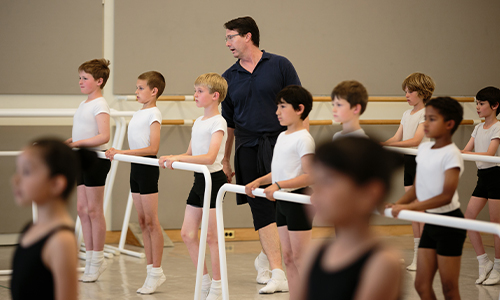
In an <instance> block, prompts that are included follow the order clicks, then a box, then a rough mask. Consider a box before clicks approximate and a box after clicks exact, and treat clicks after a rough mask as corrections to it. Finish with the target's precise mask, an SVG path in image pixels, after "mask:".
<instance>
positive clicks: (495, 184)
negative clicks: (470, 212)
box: [472, 167, 500, 199]
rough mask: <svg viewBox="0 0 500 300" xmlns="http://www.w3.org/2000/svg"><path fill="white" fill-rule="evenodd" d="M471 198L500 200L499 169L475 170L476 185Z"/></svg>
mask: <svg viewBox="0 0 500 300" xmlns="http://www.w3.org/2000/svg"><path fill="white" fill-rule="evenodd" d="M472 196H474V197H479V198H486V199H500V167H491V168H488V169H479V170H477V184H476V188H475V189H474V192H472Z"/></svg>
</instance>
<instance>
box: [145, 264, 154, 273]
mask: <svg viewBox="0 0 500 300" xmlns="http://www.w3.org/2000/svg"><path fill="white" fill-rule="evenodd" d="M152 268H153V264H150V265H146V271H147V272H146V273H148V274H149V273H150V272H151V269H152Z"/></svg>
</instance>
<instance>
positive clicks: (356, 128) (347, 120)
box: [331, 80, 368, 140]
mask: <svg viewBox="0 0 500 300" xmlns="http://www.w3.org/2000/svg"><path fill="white" fill-rule="evenodd" d="M331 97H332V105H333V109H332V113H333V119H334V120H335V122H339V123H342V131H339V132H336V133H335V134H334V135H333V140H336V139H338V138H340V137H345V136H366V134H365V132H364V130H363V129H361V126H360V125H359V116H361V115H362V114H363V112H364V111H365V110H366V106H367V104H368V92H367V91H366V88H365V87H364V86H363V85H362V84H361V83H359V82H357V81H355V80H348V81H342V82H341V83H339V84H337V86H336V87H335V88H334V89H333V91H332V95H331Z"/></svg>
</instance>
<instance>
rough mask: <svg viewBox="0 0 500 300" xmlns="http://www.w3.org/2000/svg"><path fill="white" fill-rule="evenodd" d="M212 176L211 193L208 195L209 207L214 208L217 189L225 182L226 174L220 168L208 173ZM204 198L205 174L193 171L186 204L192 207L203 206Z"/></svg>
mask: <svg viewBox="0 0 500 300" xmlns="http://www.w3.org/2000/svg"><path fill="white" fill-rule="evenodd" d="M210 177H211V178H212V194H211V196H210V208H215V201H216V200H217V193H218V192H219V189H220V188H221V187H222V186H223V185H224V184H225V183H227V177H226V174H224V172H223V171H222V170H220V171H217V172H214V173H210ZM204 199H205V176H204V175H203V173H196V172H195V173H194V183H193V187H192V188H191V191H190V192H189V196H188V199H187V204H188V205H191V206H194V207H203V201H204Z"/></svg>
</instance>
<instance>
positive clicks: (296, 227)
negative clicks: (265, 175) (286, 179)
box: [276, 188, 312, 231]
mask: <svg viewBox="0 0 500 300" xmlns="http://www.w3.org/2000/svg"><path fill="white" fill-rule="evenodd" d="M306 191H307V188H301V189H298V190H295V191H292V192H291V193H294V194H302V195H307V193H306ZM306 206H310V205H308V204H302V203H295V202H289V201H283V200H276V225H277V226H278V227H281V226H287V227H288V230H289V231H306V230H311V229H312V219H310V218H309V216H308V215H307V212H306V209H307V208H306Z"/></svg>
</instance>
